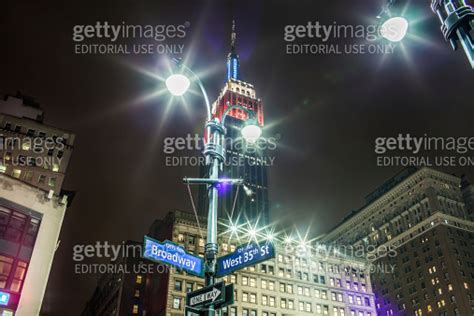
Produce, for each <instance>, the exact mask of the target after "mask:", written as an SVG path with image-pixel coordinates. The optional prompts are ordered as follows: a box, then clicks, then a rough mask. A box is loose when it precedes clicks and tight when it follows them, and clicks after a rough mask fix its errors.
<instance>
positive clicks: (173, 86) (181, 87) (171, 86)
mask: <svg viewBox="0 0 474 316" xmlns="http://www.w3.org/2000/svg"><path fill="white" fill-rule="evenodd" d="M190 85H191V82H190V81H189V79H188V78H187V77H186V76H183V75H180V74H174V75H171V76H169V77H168V79H166V87H167V88H168V90H169V92H171V94H172V95H175V96H182V95H183V94H185V93H186V91H188V89H189V86H190Z"/></svg>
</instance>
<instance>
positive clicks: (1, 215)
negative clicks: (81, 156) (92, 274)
mask: <svg viewBox="0 0 474 316" xmlns="http://www.w3.org/2000/svg"><path fill="white" fill-rule="evenodd" d="M42 122H43V112H42V111H41V109H40V108H39V105H38V104H37V103H36V102H34V100H33V99H31V98H28V97H25V96H22V95H20V94H18V95H16V96H15V97H12V96H7V97H5V98H4V100H3V101H0V130H1V134H2V137H1V142H0V146H1V148H0V154H1V156H0V157H1V158H2V159H1V161H0V314H1V315H5V316H6V315H17V316H31V315H39V313H40V310H41V305H42V300H43V296H44V292H45V290H46V286H47V282H48V277H49V272H50V269H51V265H52V262H53V257H54V253H55V250H56V248H57V246H58V238H59V232H60V229H61V225H62V221H63V218H64V215H65V212H66V208H67V206H68V203H70V198H69V197H68V196H71V195H70V194H69V193H68V194H64V193H63V192H62V184H63V180H64V175H65V170H66V168H67V164H68V161H69V156H70V153H71V151H72V142H73V140H74V135H73V134H71V133H69V132H65V131H62V130H60V129H56V128H53V127H49V126H46V125H44V124H43V123H42ZM64 135H67V137H64V142H65V143H64V144H63V143H62V142H63V140H61V141H60V142H55V141H58V138H53V136H58V137H59V136H64ZM49 138H50V139H51V143H50V144H48V146H49V145H50V147H51V148H52V151H51V155H49V153H48V151H46V150H44V147H43V146H44V145H45V142H46V139H49ZM58 148H61V150H62V149H63V148H64V151H63V156H62V157H63V158H64V159H54V160H53V159H52V158H51V159H49V160H48V157H52V156H54V155H57V154H58V153H59V151H60V149H58ZM60 155H61V154H60ZM55 158H58V157H57V156H55ZM46 160H48V161H51V162H53V163H52V164H50V165H48V164H47V163H46V164H45V165H43V164H38V163H36V161H42V162H45V161H46Z"/></svg>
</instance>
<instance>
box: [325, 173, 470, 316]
mask: <svg viewBox="0 0 474 316" xmlns="http://www.w3.org/2000/svg"><path fill="white" fill-rule="evenodd" d="M461 187H462V186H461V178H459V177H456V176H453V175H450V174H446V173H443V172H440V171H437V170H434V169H430V168H421V169H414V168H411V169H406V170H405V171H403V172H402V173H401V174H399V175H397V176H395V177H394V178H392V179H391V180H389V181H387V182H386V183H385V184H384V185H382V186H381V187H380V188H379V189H377V190H376V191H375V192H374V193H372V194H371V195H369V196H368V197H367V204H366V205H365V206H364V207H362V208H361V209H359V210H358V211H355V212H352V213H351V214H350V215H349V216H348V217H347V218H346V219H345V220H344V221H343V222H341V223H340V224H339V225H338V226H337V227H336V228H334V229H333V230H332V231H330V232H329V233H328V234H327V235H325V236H324V237H323V238H322V241H323V242H325V243H326V244H333V245H338V246H339V247H345V248H346V249H347V247H349V246H350V247H351V249H365V250H366V251H367V253H368V252H370V260H371V262H372V264H373V266H374V267H383V268H382V269H379V270H377V269H374V273H372V276H371V278H372V287H373V290H374V293H375V297H376V306H377V312H378V315H384V316H385V315H416V316H418V315H431V314H432V315H472V314H473V313H474V300H473V295H472V293H473V292H472V286H473V284H474V282H473V280H474V260H473V258H474V257H473V255H474V253H473V251H472V249H473V246H474V234H473V233H474V231H473V228H474V226H473V225H474V224H473V223H472V222H471V221H470V220H469V216H468V213H467V208H466V204H465V200H464V197H465V195H463V192H462V190H461ZM374 249H376V251H374ZM368 257H369V255H368Z"/></svg>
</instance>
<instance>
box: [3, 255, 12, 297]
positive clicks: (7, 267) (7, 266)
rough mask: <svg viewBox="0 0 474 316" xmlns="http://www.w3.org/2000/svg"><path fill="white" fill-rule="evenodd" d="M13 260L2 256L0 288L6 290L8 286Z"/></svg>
mask: <svg viewBox="0 0 474 316" xmlns="http://www.w3.org/2000/svg"><path fill="white" fill-rule="evenodd" d="M12 265H13V259H12V258H9V257H5V256H2V255H0V288H1V289H5V288H6V286H7V280H8V276H9V275H10V272H11V270H12Z"/></svg>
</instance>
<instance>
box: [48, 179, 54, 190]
mask: <svg viewBox="0 0 474 316" xmlns="http://www.w3.org/2000/svg"><path fill="white" fill-rule="evenodd" d="M48 185H49V186H50V187H52V188H54V187H55V186H56V178H49V181H48Z"/></svg>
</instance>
